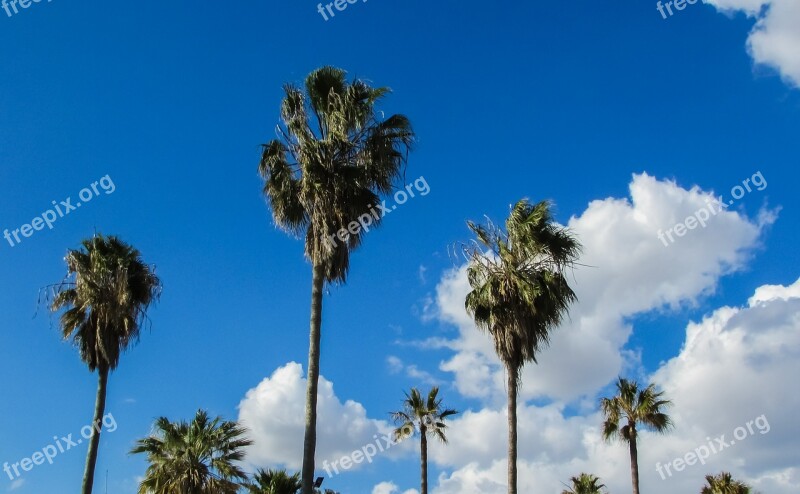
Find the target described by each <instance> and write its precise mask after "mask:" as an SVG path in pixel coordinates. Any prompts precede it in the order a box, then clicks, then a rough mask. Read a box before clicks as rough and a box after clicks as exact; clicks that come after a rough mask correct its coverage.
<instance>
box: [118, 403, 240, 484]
mask: <svg viewBox="0 0 800 494" xmlns="http://www.w3.org/2000/svg"><path fill="white" fill-rule="evenodd" d="M154 429H155V432H154V433H153V434H151V435H150V436H149V437H146V438H144V439H140V440H138V441H137V442H136V446H135V447H134V448H133V449H132V450H131V454H140V453H146V454H147V461H148V463H150V465H149V466H148V467H147V472H146V473H145V477H144V480H142V482H141V483H140V484H139V494H236V493H237V492H238V491H239V489H240V488H241V487H243V486H244V485H245V484H244V481H245V480H246V479H247V474H245V472H244V471H243V470H242V469H241V468H240V467H239V466H237V465H236V462H238V461H241V460H242V459H243V458H244V448H246V447H247V446H250V445H251V444H253V442H252V441H250V440H249V439H246V438H245V437H244V436H245V433H246V430H245V429H244V428H243V427H240V426H239V425H238V424H237V423H236V422H229V421H223V420H222V418H221V417H216V418H214V419H210V418H209V416H208V413H206V412H205V411H203V410H198V411H197V413H196V414H195V417H194V419H193V420H192V421H191V422H190V423H187V422H186V421H180V422H170V421H169V420H168V419H167V418H166V417H160V418H158V419H157V420H156V422H155V425H154Z"/></svg>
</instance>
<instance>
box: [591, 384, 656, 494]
mask: <svg viewBox="0 0 800 494" xmlns="http://www.w3.org/2000/svg"><path fill="white" fill-rule="evenodd" d="M670 406H672V402H671V401H669V400H667V399H665V398H664V392H663V391H656V386H655V384H650V385H649V386H647V387H646V388H644V389H640V388H639V384H638V383H637V382H636V381H629V380H627V379H623V378H621V377H620V378H619V380H618V381H617V395H616V396H614V397H613V398H603V399H602V400H601V401H600V408H601V410H602V412H603V416H604V417H605V421H604V422H603V438H605V440H607V441H611V440H613V439H619V440H620V441H622V442H625V443H628V447H629V449H630V455H631V482H632V484H633V494H639V449H638V446H637V443H638V441H639V429H638V427H640V426H641V427H642V428H644V429H649V430H652V431H653V432H657V433H659V434H664V433H666V432H667V431H669V430H670V429H671V428H672V420H671V419H670V417H669V415H667V414H666V413H665V411H666V409H667V408H669V407H670Z"/></svg>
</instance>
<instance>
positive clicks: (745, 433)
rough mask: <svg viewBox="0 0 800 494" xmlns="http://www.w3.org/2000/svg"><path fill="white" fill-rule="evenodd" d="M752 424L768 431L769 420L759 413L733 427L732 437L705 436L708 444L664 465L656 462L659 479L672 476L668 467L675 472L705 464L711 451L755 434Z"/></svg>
mask: <svg viewBox="0 0 800 494" xmlns="http://www.w3.org/2000/svg"><path fill="white" fill-rule="evenodd" d="M754 425H755V426H756V429H758V432H759V433H761V434H762V435H763V434H766V433H767V432H769V431H770V426H769V421H768V420H767V417H766V415H761V416H760V417H757V418H756V419H754V420H750V421H748V422H747V424H745V426H744V427H742V426H740V427H737V428H736V429H734V430H733V439H731V440H728V441H726V440H725V434H723V435H721V436H719V437H717V438H714V440H713V441H712V440H711V438H710V437H707V438H706V441H708V445H705V444H702V445H700V446H698V447H696V448H695V449H694V451H690V452H688V453H686V454H685V455H684V456H682V457H680V458H675V459H674V460H672V461H671V462H669V463H667V464H666V465H662V464H661V462H658V463H656V471H657V472H658V474H659V475H661V480H666V478H667V477H672V471H671V470H670V467H672V469H674V470H675V471H676V472H682V471H683V470H684V469H685V468H686V467H687V466H692V465H695V464H697V462H698V461H699V462H700V464H702V465H705V464H706V460H707V459H709V458H710V457H711V454H712V453H713V454H717V453H719V452H720V451H722V450H723V449H727V448H730V447H731V446H733V445H734V444H736V443H737V442H742V441H743V440H744V439H746V438H747V437H749V436H753V435H755V431H754V430H753V426H754ZM665 470H666V472H667V475H666V476H664V471H665Z"/></svg>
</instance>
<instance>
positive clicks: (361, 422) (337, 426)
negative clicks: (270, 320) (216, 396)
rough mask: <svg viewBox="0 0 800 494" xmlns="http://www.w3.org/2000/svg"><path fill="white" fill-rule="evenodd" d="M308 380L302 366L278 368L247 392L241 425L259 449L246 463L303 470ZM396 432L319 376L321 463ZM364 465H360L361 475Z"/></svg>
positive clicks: (394, 451)
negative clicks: (340, 396) (370, 415)
mask: <svg viewBox="0 0 800 494" xmlns="http://www.w3.org/2000/svg"><path fill="white" fill-rule="evenodd" d="M305 389H306V379H305V378H304V377H303V368H302V366H301V365H300V364H298V363H295V362H291V363H289V364H287V365H285V366H283V367H280V368H279V369H277V370H276V371H275V372H273V373H272V375H271V376H270V377H268V378H265V379H264V380H263V381H261V383H259V385H258V386H256V387H255V388H253V389H251V390H249V391H248V392H247V394H246V395H245V397H244V399H243V400H242V401H241V403H240V404H239V420H240V421H241V423H242V424H243V425H244V426H245V427H247V428H248V429H249V430H250V435H251V437H252V439H253V440H254V442H255V444H254V445H253V446H251V447H250V448H249V450H248V454H247V461H248V463H250V464H251V465H253V466H259V467H263V466H272V465H281V466H284V467H286V468H289V469H292V470H298V469H299V468H300V467H301V466H302V458H303V432H304V427H305V421H304V420H305V419H304V418H305ZM391 430H392V426H391V425H390V424H389V423H387V422H386V421H383V420H375V419H370V418H368V417H367V412H366V410H365V409H364V407H363V406H362V405H361V404H360V403H357V402H355V401H352V400H347V401H345V402H344V403H342V402H341V400H339V398H338V397H337V396H336V395H335V394H334V392H333V383H331V382H330V381H328V380H327V379H325V378H324V377H323V376H320V379H319V393H318V402H317V461H319V462H320V464H321V462H322V461H324V460H328V461H333V460H338V459H339V458H341V457H342V456H345V455H349V454H350V453H352V452H353V451H355V450H357V449H361V448H362V447H364V446H366V445H367V444H370V443H375V441H376V439H375V436H376V435H377V436H379V437H380V436H381V435H385V434H389V433H390V432H391ZM409 447H411V445H410V443H400V444H399V445H397V446H394V447H393V449H392V450H389V451H387V452H385V453H383V455H385V456H388V457H391V456H396V455H397V454H398V453H401V452H402V451H403V450H404V449H407V448H409ZM360 466H362V465H361V464H356V465H355V466H354V467H353V469H357V468H359V467H360Z"/></svg>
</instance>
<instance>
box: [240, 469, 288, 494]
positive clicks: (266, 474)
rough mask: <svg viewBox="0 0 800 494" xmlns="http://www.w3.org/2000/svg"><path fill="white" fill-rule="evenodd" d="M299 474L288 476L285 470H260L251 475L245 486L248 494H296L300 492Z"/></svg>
mask: <svg viewBox="0 0 800 494" xmlns="http://www.w3.org/2000/svg"><path fill="white" fill-rule="evenodd" d="M300 487H301V485H300V474H299V473H295V474H294V475H289V474H288V473H286V471H285V470H272V469H270V470H262V469H259V470H257V471H256V473H255V474H253V480H252V482H251V483H250V484H248V485H247V492H248V493H249V494H297V491H298V490H300Z"/></svg>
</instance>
